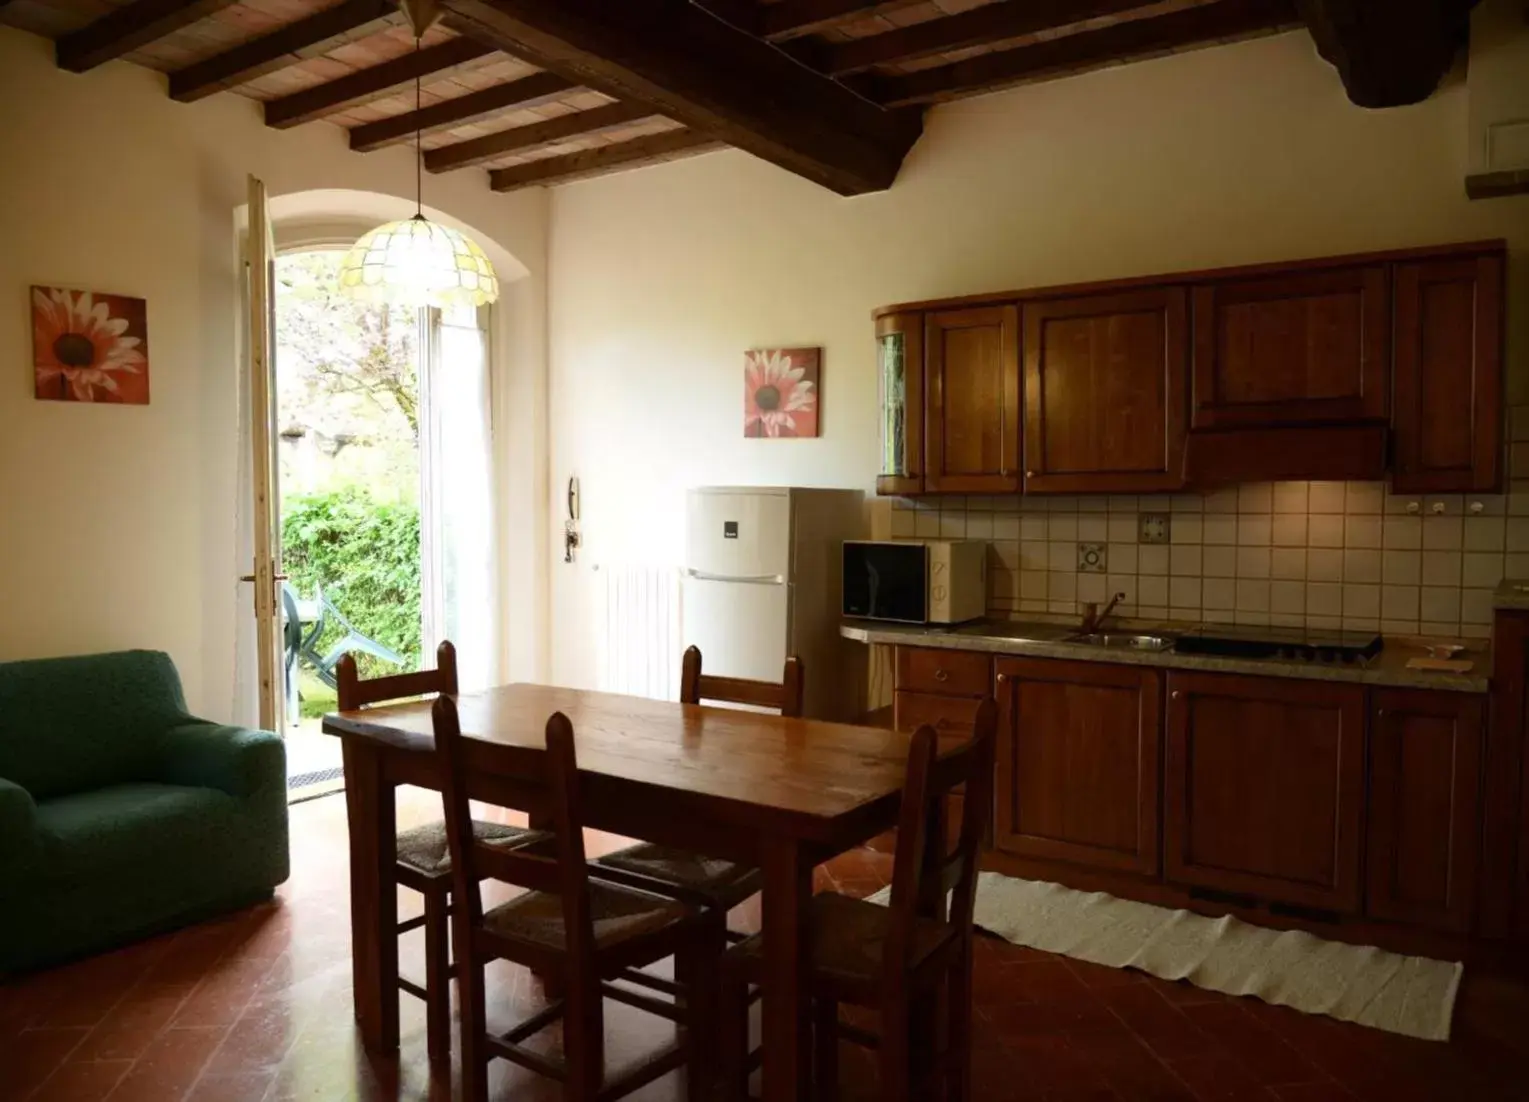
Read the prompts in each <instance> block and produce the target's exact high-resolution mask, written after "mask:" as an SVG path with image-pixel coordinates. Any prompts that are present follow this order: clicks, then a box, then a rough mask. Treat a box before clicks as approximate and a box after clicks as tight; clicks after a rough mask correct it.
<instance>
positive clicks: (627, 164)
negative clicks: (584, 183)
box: [488, 130, 723, 191]
mask: <svg viewBox="0 0 1529 1102" xmlns="http://www.w3.org/2000/svg"><path fill="white" fill-rule="evenodd" d="M721 148H723V145H722V143H721V142H718V141H716V140H715V139H713V138H709V137H707V136H706V135H705V134H697V133H696V132H695V131H693V130H666V131H664V132H663V133H662V134H650V135H648V136H647V137H643V138H633V139H632V140H631V141H629V142H617V143H615V144H613V145H604V146H601V147H600V148H598V149H581V150H579V151H578V152H577V153H568V154H565V155H563V156H561V157H544V158H542V159H541V160H538V161H527V162H526V163H525V164H520V165H514V166H512V167H510V168H496V169H493V170H492V171H490V172H489V174H488V179H489V187H491V188H493V189H494V190H495V191H515V190H516V189H518V188H523V187H533V186H537V185H542V186H545V185H548V184H556V183H565V182H567V181H569V180H576V179H579V178H581V177H584V176H594V175H598V174H600V173H602V172H610V171H612V170H614V169H618V168H636V167H638V166H640V165H644V164H650V163H653V162H655V161H663V160H669V159H671V158H673V156H674V155H675V154H677V153H704V152H706V151H707V150H710V149H721Z"/></svg>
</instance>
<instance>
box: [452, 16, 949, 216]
mask: <svg viewBox="0 0 1529 1102" xmlns="http://www.w3.org/2000/svg"><path fill="white" fill-rule="evenodd" d="M441 5H442V7H443V8H444V9H445V10H446V11H447V12H449V13H450V14H451V15H452V16H453V17H454V18H455V20H456V25H457V26H460V27H470V28H471V33H472V34H473V35H474V36H475V37H477V38H478V39H479V40H480V41H488V42H492V43H493V44H494V45H496V46H498V47H499V48H500V49H502V50H504V51H505V52H507V53H511V54H514V55H515V56H517V57H522V58H525V59H526V60H527V61H530V62H532V63H533V64H535V65H539V66H541V67H542V68H544V69H549V70H551V71H553V72H556V73H561V74H562V75H563V76H565V77H567V78H568V79H569V80H573V81H577V82H578V83H580V84H583V85H586V86H587V87H590V88H594V89H597V90H598V91H601V92H604V93H606V94H607V95H609V96H612V97H614V98H616V99H619V100H621V101H623V102H630V103H644V104H647V105H648V107H650V108H651V109H652V110H653V112H654V113H656V114H660V115H664V116H666V117H668V118H671V119H674V120H676V121H678V122H681V123H684V124H685V125H686V126H687V127H689V128H690V129H692V130H696V131H698V132H700V133H703V134H709V135H711V136H712V137H713V138H716V139H717V140H718V141H725V142H727V143H728V144H729V145H734V146H737V147H738V148H740V149H745V150H747V151H748V152H750V153H753V154H754V155H756V156H758V157H761V158H763V159H765V160H767V161H770V162H772V163H774V164H776V165H779V166H780V167H782V168H785V169H787V170H788V171H791V172H795V173H797V174H798V175H801V176H804V177H806V178H807V179H810V180H813V181H815V182H817V183H819V184H822V185H823V186H825V187H828V188H830V189H832V190H834V191H837V192H839V193H840V194H842V195H857V194H860V193H863V192H867V191H880V190H882V189H884V188H887V187H890V186H891V184H892V181H893V180H894V179H895V178H896V176H897V171H898V168H899V167H900V166H901V165H902V159H903V157H904V156H905V155H906V154H907V152H908V149H909V148H910V147H911V146H912V145H913V143H914V141H916V140H917V138H918V135H919V133H920V131H921V130H922V126H923V123H922V119H921V118H920V116H919V114H918V113H917V112H889V111H886V110H883V109H882V108H880V107H878V106H876V105H875V104H873V103H871V102H870V101H868V100H866V99H864V98H862V97H860V96H858V95H856V94H855V93H854V92H852V91H850V90H849V89H847V88H845V87H844V86H843V85H841V84H838V83H836V82H835V81H833V80H831V79H830V78H828V77H826V76H823V75H822V74H820V73H815V72H812V71H811V70H809V69H807V68H806V67H804V66H802V65H800V64H798V63H797V62H796V61H794V60H792V59H791V58H789V57H787V56H786V55H785V54H783V53H782V52H781V51H780V50H778V49H776V48H775V47H774V46H771V45H770V44H768V43H766V42H762V41H760V40H759V39H758V38H755V37H753V36H752V35H749V34H746V33H745V32H743V31H741V30H739V29H738V28H736V27H734V26H732V25H731V24H729V23H727V22H726V21H725V20H722V19H718V18H716V17H715V16H713V15H711V14H710V13H708V12H706V11H703V10H702V9H701V8H699V7H696V6H695V5H693V4H689V3H675V2H673V0H622V2H621V3H619V4H612V3H609V2H606V0H441Z"/></svg>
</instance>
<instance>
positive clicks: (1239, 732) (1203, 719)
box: [1163, 672, 1365, 914]
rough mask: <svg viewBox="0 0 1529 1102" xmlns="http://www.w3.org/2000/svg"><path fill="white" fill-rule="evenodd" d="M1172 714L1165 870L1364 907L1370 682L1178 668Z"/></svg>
mask: <svg viewBox="0 0 1529 1102" xmlns="http://www.w3.org/2000/svg"><path fill="white" fill-rule="evenodd" d="M1167 716H1168V722H1167V747H1166V752H1165V756H1164V766H1163V768H1164V785H1163V788H1164V809H1163V850H1164V852H1163V866H1164V874H1165V876H1166V878H1167V879H1168V880H1169V881H1170V882H1172V883H1175V884H1179V885H1182V886H1185V887H1189V888H1198V889H1202V890H1204V889H1209V890H1210V891H1212V892H1217V893H1224V894H1225V895H1228V896H1233V897H1251V898H1252V899H1254V900H1257V901H1260V902H1271V903H1278V904H1284V905H1287V906H1294V907H1298V908H1308V909H1312V910H1318V911H1335V912H1339V913H1344V914H1357V913H1358V912H1359V910H1360V903H1361V895H1362V892H1361V885H1360V838H1361V830H1362V827H1363V814H1364V806H1363V805H1364V769H1365V762H1364V724H1365V692H1364V688H1363V686H1360V685H1347V684H1337V683H1333V682H1323V681H1296V680H1292V679H1280V678H1264V677H1233V676H1228V675H1222V674H1202V673H1178V672H1174V673H1170V674H1169V676H1168V709H1167Z"/></svg>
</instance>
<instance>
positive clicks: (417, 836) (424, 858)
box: [398, 819, 552, 876]
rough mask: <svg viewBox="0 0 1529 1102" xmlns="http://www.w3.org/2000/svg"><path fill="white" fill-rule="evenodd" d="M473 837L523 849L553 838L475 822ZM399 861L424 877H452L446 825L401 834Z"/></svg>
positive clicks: (514, 828)
mask: <svg viewBox="0 0 1529 1102" xmlns="http://www.w3.org/2000/svg"><path fill="white" fill-rule="evenodd" d="M473 837H475V838H477V839H478V840H479V841H482V842H487V843H488V844H489V845H491V846H503V847H504V848H506V849H520V848H522V847H524V846H529V845H531V844H533V843H536V842H541V841H544V840H546V839H548V838H550V837H552V836H551V835H550V834H548V833H547V832H546V831H543V830H527V829H526V828H525V827H516V826H508V825H506V824H504V823H485V822H482V821H480V820H478V819H474V820H473ZM398 860H399V862H400V863H401V864H404V865H407V866H408V867H409V868H411V869H413V870H414V871H415V872H417V873H419V874H420V875H422V876H449V875H450V874H451V850H450V848H449V847H448V845H447V843H446V824H445V823H444V822H437V823H427V824H426V825H424V826H422V827H415V828H414V829H413V830H406V831H404V832H403V833H401V834H400V835H399V836H398Z"/></svg>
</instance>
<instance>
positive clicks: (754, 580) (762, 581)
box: [685, 568, 786, 585]
mask: <svg viewBox="0 0 1529 1102" xmlns="http://www.w3.org/2000/svg"><path fill="white" fill-rule="evenodd" d="M685 573H686V574H688V575H689V576H690V577H692V578H694V579H695V580H696V581H698V582H742V583H743V584H744V585H780V584H782V583H783V582H784V581H785V580H786V579H785V578H783V577H781V576H780V575H779V574H712V573H710V572H708V571H705V570H696V569H694V568H689V569H687V570H686V571H685Z"/></svg>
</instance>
